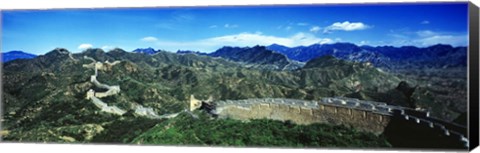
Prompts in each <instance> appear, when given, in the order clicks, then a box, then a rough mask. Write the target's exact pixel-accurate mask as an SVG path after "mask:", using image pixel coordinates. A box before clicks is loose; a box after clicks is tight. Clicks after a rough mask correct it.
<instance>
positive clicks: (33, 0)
mask: <svg viewBox="0 0 480 153" xmlns="http://www.w3.org/2000/svg"><path fill="white" fill-rule="evenodd" d="M434 1H437V2H438V1H440V2H441V1H445V0H335V1H330V2H326V1H321V0H241V1H233V0H182V1H180V0H178V1H159V0H61V1H60V0H0V9H48V8H102V7H152V6H205V5H255V4H311V3H320V4H325V3H378V2H384V3H385V2H388V3H392V2H393V3H396V2H434ZM472 2H474V3H475V4H476V5H477V6H480V5H479V4H480V3H479V2H478V0H472ZM446 11H447V10H446ZM0 45H1V44H0ZM477 130H478V129H477ZM207 151H208V152H209V153H217V152H218V153H220V152H221V153H256V152H262V153H266V152H271V153H273V152H275V153H286V152H300V153H310V152H311V153H313V152H315V153H318V152H338V153H346V152H351V151H353V150H345V149H289V148H274V149H273V148H220V147H215V148H212V147H175V146H169V147H167V146H138V145H112V144H109V145H104V144H103V145H102V144H95V145H92V144H44V143H36V144H35V143H5V142H2V143H0V152H4V153H7V152H35V153H39V152H49V153H53V152H62V153H64V152H66V153H77V152H78V153H88V152H104V153H110V152H115V153H117V152H118V153H125V152H138V153H150V152H162V153H174V152H192V153H193V152H195V153H201V152H207ZM354 151H355V152H359V153H361V152H395V153H398V152H422V153H426V152H432V151H418V150H417V151H411V150H372V149H369V150H364V149H363V150H362V149H354ZM441 152H447V151H441ZM475 152H480V149H478V148H477V149H476V151H475Z"/></svg>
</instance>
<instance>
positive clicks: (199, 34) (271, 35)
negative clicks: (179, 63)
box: [1, 3, 468, 54]
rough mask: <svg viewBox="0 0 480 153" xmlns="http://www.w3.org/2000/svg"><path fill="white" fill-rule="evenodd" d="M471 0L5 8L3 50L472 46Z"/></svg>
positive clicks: (74, 50)
mask: <svg viewBox="0 0 480 153" xmlns="http://www.w3.org/2000/svg"><path fill="white" fill-rule="evenodd" d="M467 8H468V5H467V3H436V4H433V3H430V4H428V3H426V4H421V3H416V4H393V5H386V4H362V5H359V4H356V5H354V4H348V5H346V4H342V5H331V4H330V5H310V6H305V5H297V6H238V7H233V6H231V7H180V8H179V7H176V8H168V7H164V8H135V9H133V8H129V9H127V8H122V9H120V8H117V9H113V8H110V9H64V10H62V9H58V10H4V11H3V12H2V14H1V15H2V51H3V52H6V51H11V50H23V51H26V52H30V53H34V54H44V53H46V52H48V51H50V50H52V49H54V48H56V47H62V48H67V49H68V50H70V51H72V52H80V51H82V50H84V49H86V48H89V47H93V48H103V49H105V50H109V49H112V48H115V47H119V48H123V49H125V50H127V51H131V50H133V49H135V48H146V47H153V48H156V49H162V50H168V51H177V50H179V49H180V50H194V51H203V52H212V51H215V50H216V49H218V48H220V47H222V46H253V45H257V44H258V45H270V44H272V43H277V44H281V45H285V46H289V47H294V46H300V45H304V46H305V45H311V44H314V43H321V44H323V43H335V42H351V43H355V44H357V45H371V46H383V45H391V46H405V45H413V46H419V47H424V46H429V45H434V44H438V43H443V44H451V45H453V46H466V45H467V43H468V30H467V29H468V25H467V24H468V23H467V22H468V9H467Z"/></svg>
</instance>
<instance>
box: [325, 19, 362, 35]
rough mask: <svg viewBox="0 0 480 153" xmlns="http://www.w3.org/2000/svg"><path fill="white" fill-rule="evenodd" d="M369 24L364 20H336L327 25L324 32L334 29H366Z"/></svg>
mask: <svg viewBox="0 0 480 153" xmlns="http://www.w3.org/2000/svg"><path fill="white" fill-rule="evenodd" d="M369 27H370V26H369V25H366V24H364V23H362V22H349V21H345V22H335V23H333V24H332V25H330V26H328V27H326V28H325V29H324V31H323V32H324V33H328V32H331V31H334V30H342V31H355V30H364V29H367V28H369Z"/></svg>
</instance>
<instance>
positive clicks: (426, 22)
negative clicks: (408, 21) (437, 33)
mask: <svg viewBox="0 0 480 153" xmlns="http://www.w3.org/2000/svg"><path fill="white" fill-rule="evenodd" d="M420 24H430V21H428V20H423V21H422V22H420Z"/></svg>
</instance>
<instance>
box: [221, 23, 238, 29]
mask: <svg viewBox="0 0 480 153" xmlns="http://www.w3.org/2000/svg"><path fill="white" fill-rule="evenodd" d="M223 27H225V28H238V25H236V24H228V23H227V24H225V25H223Z"/></svg>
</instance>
